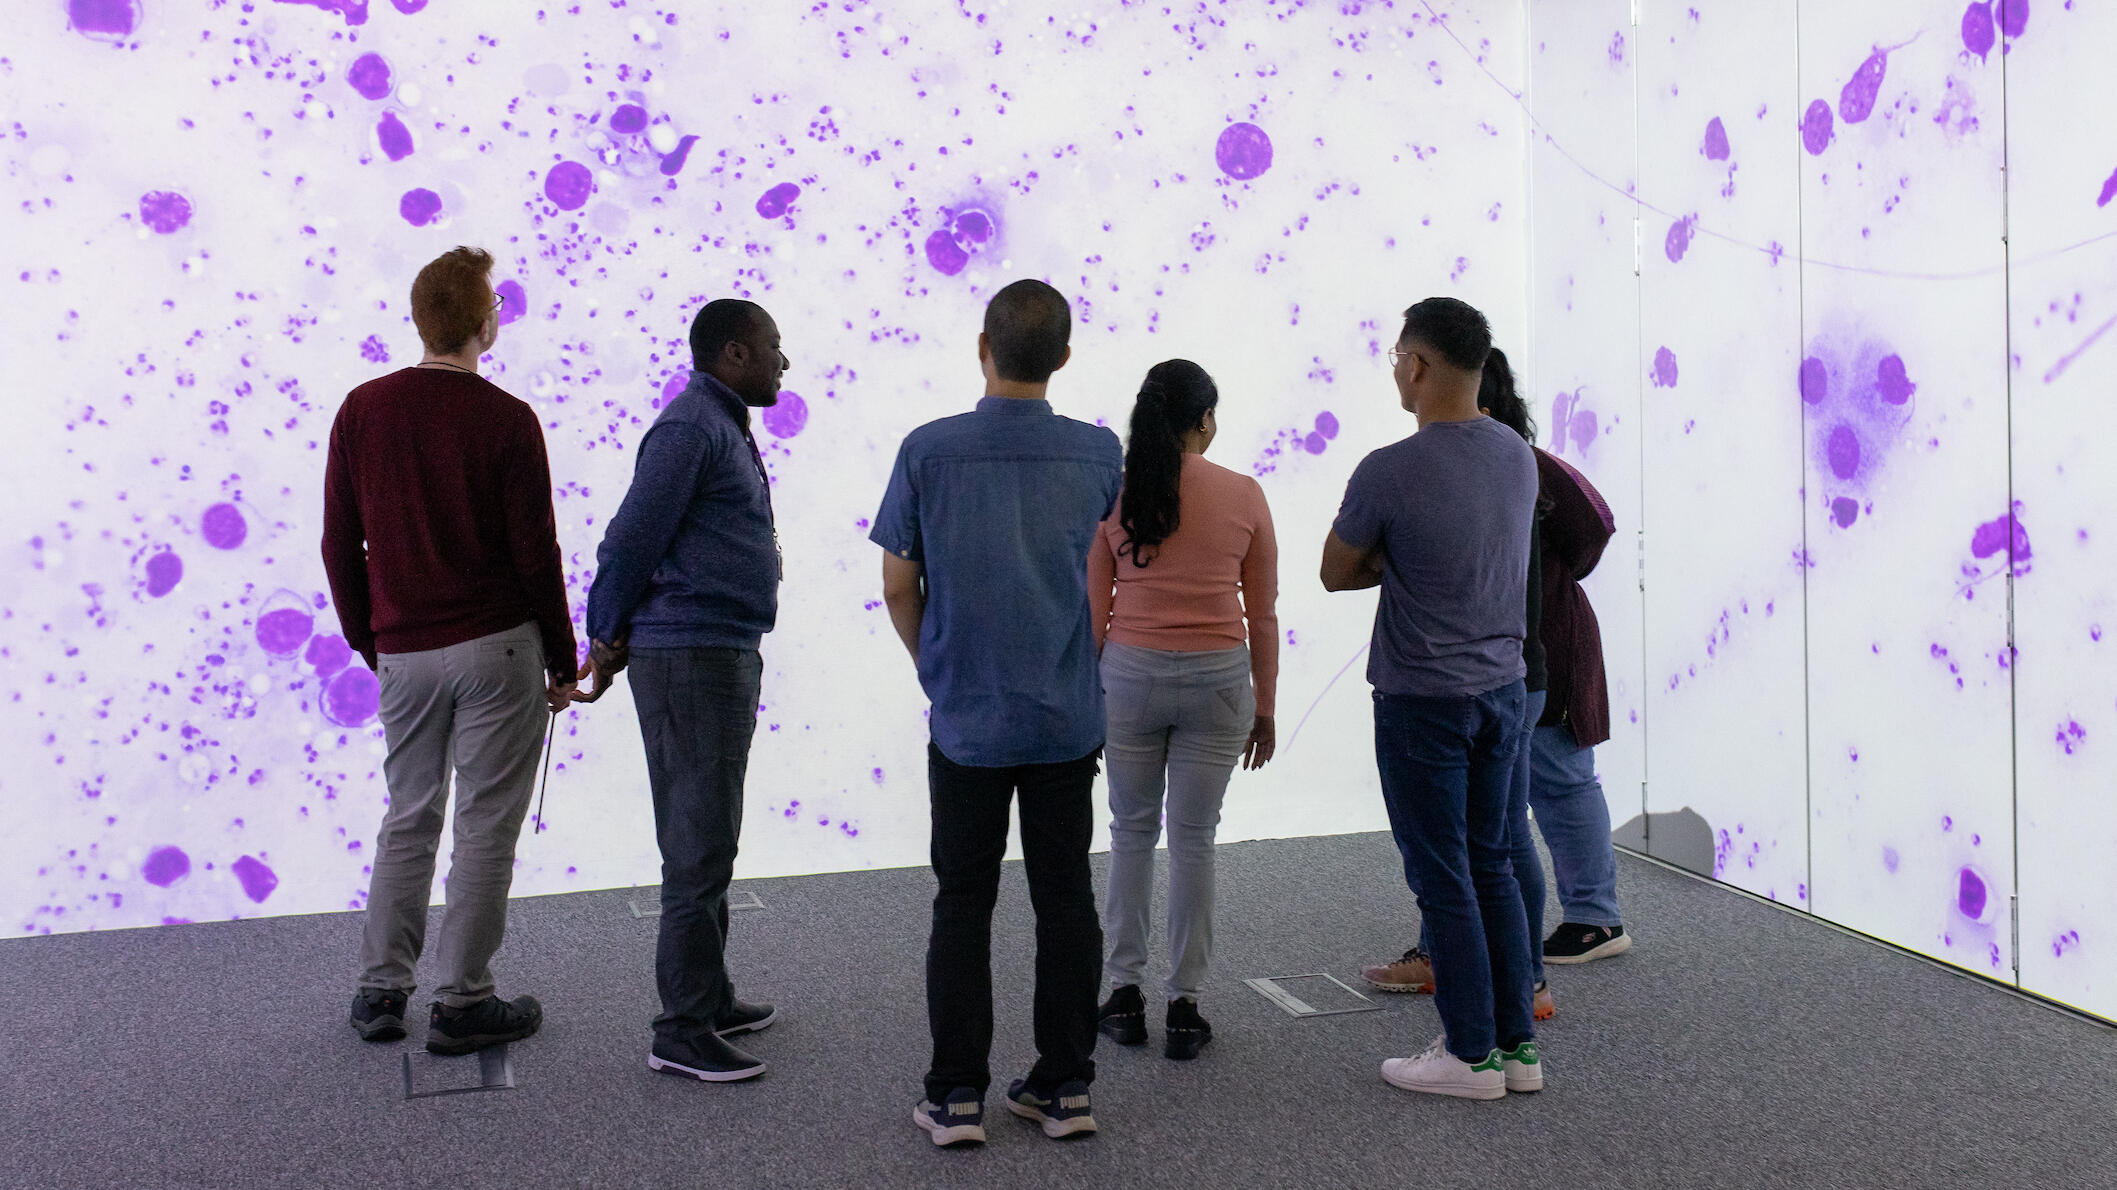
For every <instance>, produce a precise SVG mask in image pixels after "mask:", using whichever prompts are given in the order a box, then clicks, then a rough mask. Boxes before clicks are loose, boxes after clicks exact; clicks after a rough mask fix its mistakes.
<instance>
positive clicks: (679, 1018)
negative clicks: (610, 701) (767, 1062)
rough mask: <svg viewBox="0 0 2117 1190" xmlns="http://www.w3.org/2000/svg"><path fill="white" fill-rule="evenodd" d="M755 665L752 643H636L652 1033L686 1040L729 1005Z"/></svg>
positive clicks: (758, 663)
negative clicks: (649, 830)
mask: <svg viewBox="0 0 2117 1190" xmlns="http://www.w3.org/2000/svg"><path fill="white" fill-rule="evenodd" d="M763 679H764V661H763V659H762V658H761V657H760V656H759V655H758V652H757V650H755V649H726V648H685V649H639V650H636V651H635V652H634V653H633V654H632V705H633V706H634V707H636V708H637V709H638V711H639V720H640V738H641V740H642V741H643V742H644V743H645V744H646V748H647V787H648V789H649V790H651V791H652V792H653V794H654V839H655V842H656V843H658V844H659V845H660V846H661V852H662V915H661V918H660V919H659V921H658V922H657V925H658V927H659V928H658V930H657V933H656V936H655V943H654V983H655V988H656V990H658V991H659V992H660V993H661V998H662V1011H661V1015H660V1016H657V1017H655V1018H654V1035H655V1036H656V1037H657V1038H661V1039H665V1040H671V1041H695V1040H697V1039H698V1038H699V1037H700V1036H702V1035H704V1034H706V1033H709V1032H711V1031H712V1030H713V1029H714V1028H715V1027H717V1026H718V1025H719V1023H720V1021H721V1018H723V1017H725V1016H727V1015H728V1010H729V1009H730V1008H732V1007H733V1006H734V1004H735V985H734V984H733V983H732V982H731V981H730V980H729V979H728V962H727V949H728V882H729V881H730V880H732V879H734V877H735V852H736V848H737V846H738V845H739V844H740V842H741V838H742V794H743V780H744V778H745V777H746V776H747V775H748V773H749V770H750V740H751V738H752V737H753V736H755V735H756V734H757V697H758V692H759V688H760V687H761V685H762V684H763Z"/></svg>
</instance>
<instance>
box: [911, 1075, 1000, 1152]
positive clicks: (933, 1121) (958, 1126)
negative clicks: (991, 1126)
mask: <svg viewBox="0 0 2117 1190" xmlns="http://www.w3.org/2000/svg"><path fill="white" fill-rule="evenodd" d="M911 1118H912V1123H914V1124H917V1125H918V1126H919V1127H921V1128H924V1129H925V1130H926V1135H928V1136H930V1137H932V1138H933V1141H934V1143H935V1144H937V1145H943V1146H946V1145H960V1144H971V1143H976V1144H984V1143H985V1097H984V1096H983V1095H980V1094H979V1093H978V1092H976V1091H974V1090H972V1089H971V1088H969V1087H957V1088H956V1089H955V1090H953V1091H950V1092H949V1093H948V1098H947V1099H946V1100H944V1101H943V1102H941V1103H938V1104H936V1103H934V1102H933V1101H932V1100H930V1099H921V1100H920V1101H919V1106H917V1107H915V1108H913V1109H911Z"/></svg>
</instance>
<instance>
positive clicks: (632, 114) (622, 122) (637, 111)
mask: <svg viewBox="0 0 2117 1190" xmlns="http://www.w3.org/2000/svg"><path fill="white" fill-rule="evenodd" d="M646 128H647V109H646V108H643V107H641V106H640V105H639V104H636V103H627V104H623V105H621V106H619V108H618V109H617V110H616V111H614V112H611V113H610V131H612V132H615V133H618V134H619V135H621V136H631V135H633V134H634V133H637V132H644V131H646Z"/></svg>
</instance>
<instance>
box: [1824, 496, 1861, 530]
mask: <svg viewBox="0 0 2117 1190" xmlns="http://www.w3.org/2000/svg"><path fill="white" fill-rule="evenodd" d="M1830 519H1831V520H1833V521H1835V522H1837V525H1838V528H1840V529H1850V528H1852V523H1853V522H1854V521H1856V520H1859V519H1860V502H1859V501H1858V500H1853V499H1850V498H1848V497H1845V496H1839V497H1838V498H1837V499H1835V500H1832V501H1831V502H1830Z"/></svg>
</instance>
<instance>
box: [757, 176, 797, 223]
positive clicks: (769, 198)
mask: <svg viewBox="0 0 2117 1190" xmlns="http://www.w3.org/2000/svg"><path fill="white" fill-rule="evenodd" d="M800 197H801V187H799V186H796V185H795V184H794V183H792V182H781V183H780V184H779V185H777V186H774V187H772V188H771V189H770V190H767V191H765V192H764V193H763V194H760V195H758V196H757V213H758V214H760V215H762V216H764V217H765V218H767V219H777V218H779V217H780V216H781V215H784V214H786V213H787V208H788V207H791V206H793V205H794V200H795V199H797V198H800Z"/></svg>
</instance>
